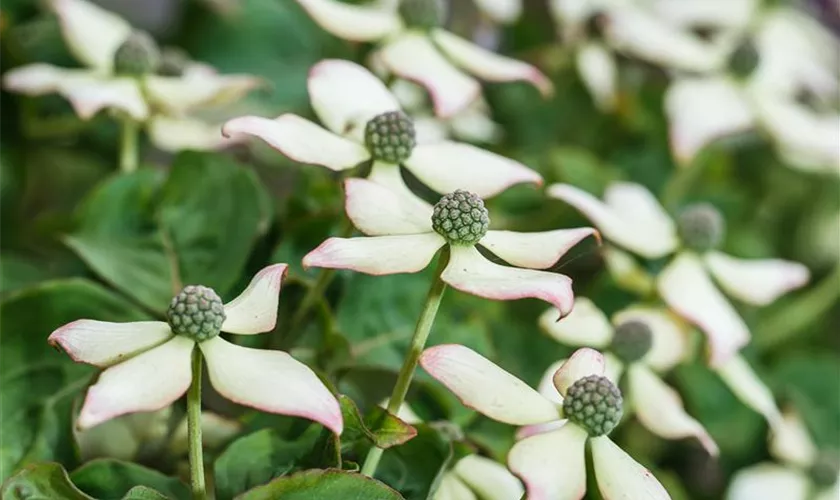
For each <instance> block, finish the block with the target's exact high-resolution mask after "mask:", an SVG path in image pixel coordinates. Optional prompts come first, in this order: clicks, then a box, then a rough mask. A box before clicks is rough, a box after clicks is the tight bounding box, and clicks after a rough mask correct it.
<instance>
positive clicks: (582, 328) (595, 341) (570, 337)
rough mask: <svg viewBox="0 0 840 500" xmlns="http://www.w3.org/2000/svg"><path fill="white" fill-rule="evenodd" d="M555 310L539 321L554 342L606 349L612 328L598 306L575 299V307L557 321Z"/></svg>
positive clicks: (544, 314)
mask: <svg viewBox="0 0 840 500" xmlns="http://www.w3.org/2000/svg"><path fill="white" fill-rule="evenodd" d="M559 316H560V314H559V311H557V309H553V308H552V309H549V310H547V311H546V312H544V313H543V314H542V315H541V316H540V319H539V324H540V327H541V328H542V329H543V331H544V332H546V333H547V334H548V335H549V336H551V337H552V338H553V339H555V340H556V341H558V342H560V343H562V344H568V345H571V346H588V347H599V348H601V347H606V346H607V345H609V343H610V341H611V340H612V337H613V326H612V324H610V321H609V320H608V319H607V316H606V315H605V314H604V313H603V311H601V310H600V309H599V308H598V306H596V305H595V303H593V302H592V301H591V300H589V299H587V298H586V297H581V296H577V297H575V307H574V309H572V312H571V313H569V315H568V316H566V317H565V318H563V319H561V320H560V321H557V318H558V317H559Z"/></svg>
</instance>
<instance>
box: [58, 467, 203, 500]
mask: <svg viewBox="0 0 840 500" xmlns="http://www.w3.org/2000/svg"><path fill="white" fill-rule="evenodd" d="M70 479H71V480H73V483H74V484H75V485H76V486H77V487H78V488H79V489H80V490H82V491H84V492H85V493H87V494H89V495H91V496H93V497H96V498H101V499H109V498H120V497H123V496H125V495H127V494H128V493H129V491H130V490H131V489H132V488H134V487H135V486H138V485H139V486H146V487H148V488H152V489H154V490H156V491H159V492H161V493H163V494H164V495H165V496H166V497H168V498H177V499H181V498H183V499H188V498H190V491H189V488H188V487H187V485H185V484H184V483H182V482H181V481H180V480H179V479H177V478H174V477H169V476H166V475H164V474H162V473H160V472H158V471H156V470H153V469H149V468H146V467H143V466H142V465H137V464H134V463H130V462H122V461H119V460H113V459H97V460H92V461H90V462H88V463H86V464H84V465H83V466H81V467H79V468H78V469H76V470H74V471H73V472H72V473H71V474H70Z"/></svg>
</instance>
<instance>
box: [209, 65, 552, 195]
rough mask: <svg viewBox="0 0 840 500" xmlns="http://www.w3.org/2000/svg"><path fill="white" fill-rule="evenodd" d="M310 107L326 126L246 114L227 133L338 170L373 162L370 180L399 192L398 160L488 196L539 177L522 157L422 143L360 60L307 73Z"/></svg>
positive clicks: (427, 177) (427, 179) (446, 186)
mask: <svg viewBox="0 0 840 500" xmlns="http://www.w3.org/2000/svg"><path fill="white" fill-rule="evenodd" d="M308 88H309V96H310V99H311V101H312V107H313V108H314V109H315V113H316V114H317V115H318V117H319V118H320V120H321V122H322V123H323V124H324V125H325V126H326V127H327V129H329V130H325V129H324V128H322V127H320V126H319V125H317V124H315V123H312V122H310V121H309V120H306V119H304V118H301V117H299V116H297V115H292V114H285V115H282V116H280V117H279V118H277V119H274V120H272V119H268V118H262V117H258V116H243V117H239V118H234V119H233V120H230V121H228V122H227V123H226V124H225V125H224V127H223V128H222V133H224V134H226V135H236V134H239V135H245V134H247V135H252V136H255V137H259V138H260V139H262V140H264V141H265V142H266V143H268V144H269V145H270V146H272V147H273V148H275V149H277V150H278V151H280V152H281V153H283V154H284V155H286V156H288V157H289V158H291V159H293V160H295V161H298V162H301V163H308V164H313V165H322V166H324V167H327V168H329V169H331V170H336V171H341V170H346V169H349V168H353V167H355V166H357V165H359V164H360V163H362V162H366V161H372V162H373V165H372V166H371V170H370V174H369V176H368V178H369V179H370V180H373V181H375V182H378V183H380V184H382V185H385V186H388V188H390V189H391V190H393V191H395V192H397V193H406V196H411V195H410V191H409V190H408V188H407V187H406V185H405V183H404V182H403V180H402V177H401V176H400V171H399V167H400V165H402V166H404V167H405V168H406V169H408V170H409V171H410V172H411V173H412V174H414V176H415V177H417V178H418V179H419V180H420V181H421V182H423V183H424V184H426V185H427V186H429V187H430V188H432V189H433V190H435V191H437V192H439V193H448V192H451V191H454V190H456V189H469V190H471V191H473V192H475V193H477V194H478V195H480V196H493V195H495V194H497V193H499V192H501V191H503V190H504V189H505V188H507V187H509V186H511V185H513V184H518V183H522V182H530V183H541V182H542V178H541V177H540V176H539V174H537V173H536V172H534V171H533V170H531V169H529V168H527V167H526V166H524V165H522V164H521V163H519V162H516V161H513V160H509V159H507V158H504V157H502V156H499V155H496V154H493V153H490V152H487V151H484V150H483V149H479V148H477V147H475V146H470V145H468V144H463V143H458V142H450V141H440V142H435V143H426V144H419V143H418V141H417V137H416V131H415V128H414V124H413V122H412V121H411V119H410V118H408V116H406V115H405V113H403V112H402V110H401V109H400V105H399V103H398V102H397V99H396V98H395V97H394V95H393V94H391V93H390V92H389V91H388V89H387V88H386V87H385V85H384V84H383V83H382V82H381V81H379V80H378V79H377V78H376V77H375V76H374V75H373V74H372V73H370V72H369V71H368V70H366V69H365V68H363V67H361V66H359V65H358V64H355V63H352V62H348V61H341V60H326V61H321V62H320V63H318V64H316V65H315V66H314V67H313V68H312V70H311V71H310V73H309V80H308Z"/></svg>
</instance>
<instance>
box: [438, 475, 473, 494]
mask: <svg viewBox="0 0 840 500" xmlns="http://www.w3.org/2000/svg"><path fill="white" fill-rule="evenodd" d="M432 499H433V500H479V499H478V497H477V496H475V493H473V492H472V490H471V489H470V488H469V487H468V486H467V485H466V484H464V482H463V481H461V479H460V478H458V476H457V475H456V474H455V473H454V472H447V473H445V474H444V475H443V477H442V478H441V480H440V485H439V486H438V489H437V491H435V494H434V496H433V497H432Z"/></svg>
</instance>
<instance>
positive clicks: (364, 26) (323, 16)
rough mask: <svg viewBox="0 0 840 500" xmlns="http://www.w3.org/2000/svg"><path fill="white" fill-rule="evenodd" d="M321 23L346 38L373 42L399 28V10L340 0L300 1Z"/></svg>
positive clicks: (320, 24) (328, 29)
mask: <svg viewBox="0 0 840 500" xmlns="http://www.w3.org/2000/svg"><path fill="white" fill-rule="evenodd" d="M297 3H298V4H299V5H300V6H301V7H303V8H304V9H305V10H306V12H307V13H308V14H309V15H310V16H312V19H314V20H315V22H316V23H318V25H319V26H321V27H322V28H324V29H325V30H327V31H329V32H330V33H332V34H333V35H335V36H337V37H339V38H343V39H345V40H353V41H357V42H372V41H375V40H379V39H380V38H384V37H385V36H387V35H389V34H391V33H393V32H394V31H396V30H398V29H399V28H400V26H401V22H400V19H399V17H397V15H396V12H392V11H389V10H386V9H381V8H378V7H374V6H367V5H348V4H346V3H343V2H339V1H337V0H297Z"/></svg>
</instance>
